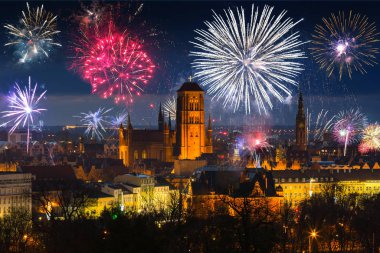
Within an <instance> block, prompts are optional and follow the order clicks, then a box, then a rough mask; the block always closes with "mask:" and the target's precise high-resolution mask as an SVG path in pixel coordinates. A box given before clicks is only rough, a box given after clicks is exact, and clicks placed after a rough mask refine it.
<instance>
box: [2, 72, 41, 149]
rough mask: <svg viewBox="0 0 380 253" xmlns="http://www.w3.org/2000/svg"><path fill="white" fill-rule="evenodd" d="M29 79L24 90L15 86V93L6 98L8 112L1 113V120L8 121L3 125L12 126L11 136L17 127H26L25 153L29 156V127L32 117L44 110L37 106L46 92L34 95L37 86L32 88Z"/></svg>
mask: <svg viewBox="0 0 380 253" xmlns="http://www.w3.org/2000/svg"><path fill="white" fill-rule="evenodd" d="M31 82H32V81H31V78H30V77H29V85H28V86H27V87H25V88H24V89H22V88H20V86H19V85H18V84H17V83H16V84H15V87H14V88H15V91H14V92H13V93H11V94H10V95H9V96H8V106H7V107H8V110H5V111H3V112H2V113H3V114H4V115H3V118H8V119H9V120H8V121H7V122H5V123H4V125H7V124H8V123H11V124H13V126H12V127H11V129H10V130H9V133H10V134H12V133H13V132H14V131H15V130H16V128H18V127H19V126H22V127H25V126H26V127H27V132H28V135H27V140H26V151H27V153H28V154H29V141H30V126H31V125H33V123H34V117H35V116H37V115H39V114H41V113H42V112H43V111H46V109H43V108H39V107H38V104H39V102H40V100H41V99H42V98H43V97H44V95H45V93H46V91H44V92H42V93H41V94H40V95H39V96H38V95H36V90H37V84H35V85H34V87H32V84H31Z"/></svg>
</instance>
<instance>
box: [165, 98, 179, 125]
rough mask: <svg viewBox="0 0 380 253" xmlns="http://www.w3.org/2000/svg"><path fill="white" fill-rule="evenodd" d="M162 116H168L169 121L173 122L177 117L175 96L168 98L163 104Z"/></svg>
mask: <svg viewBox="0 0 380 253" xmlns="http://www.w3.org/2000/svg"><path fill="white" fill-rule="evenodd" d="M163 108H164V114H165V116H166V117H169V116H170V119H172V120H175V119H176V115H177V99H176V97H175V96H172V97H170V98H168V99H167V100H166V101H165V102H164V104H163Z"/></svg>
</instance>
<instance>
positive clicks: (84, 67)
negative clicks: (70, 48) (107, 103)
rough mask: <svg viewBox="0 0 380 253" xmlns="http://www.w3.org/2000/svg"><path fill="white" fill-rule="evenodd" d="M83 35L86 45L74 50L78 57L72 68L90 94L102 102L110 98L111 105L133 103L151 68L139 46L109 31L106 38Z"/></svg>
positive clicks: (152, 68) (149, 76)
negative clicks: (74, 68) (112, 100)
mask: <svg viewBox="0 0 380 253" xmlns="http://www.w3.org/2000/svg"><path fill="white" fill-rule="evenodd" d="M110 27H111V26H110ZM87 36H88V35H87ZM87 36H86V38H85V39H84V40H83V42H85V43H86V45H84V46H83V47H82V48H80V49H78V50H77V52H79V54H80V55H79V56H77V62H76V65H79V66H80V67H79V69H80V72H81V75H82V77H83V79H84V80H87V81H89V83H90V84H91V86H92V93H94V94H98V95H99V96H100V97H102V98H105V99H106V98H109V97H113V98H114V101H115V103H119V102H120V101H125V102H133V96H134V95H138V96H140V95H141V92H143V91H144V86H145V85H146V84H147V83H148V81H149V80H150V79H151V78H152V74H153V70H154V68H155V65H154V64H153V62H152V60H151V59H150V57H149V56H148V55H147V53H146V52H145V51H144V50H143V49H142V45H141V44H140V43H139V42H138V40H136V39H134V38H133V37H132V36H130V35H129V34H127V33H126V32H124V33H118V32H115V31H113V29H111V28H110V29H109V31H108V33H107V35H106V36H103V37H101V36H99V35H98V36H96V38H93V37H92V38H91V39H89V38H88V37H87ZM91 41H92V42H91Z"/></svg>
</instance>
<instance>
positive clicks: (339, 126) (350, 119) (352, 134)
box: [333, 109, 367, 156]
mask: <svg viewBox="0 0 380 253" xmlns="http://www.w3.org/2000/svg"><path fill="white" fill-rule="evenodd" d="M366 126H367V117H366V116H365V115H364V114H363V113H361V112H360V111H359V109H356V110H355V109H351V110H347V111H341V112H339V113H338V114H337V115H336V116H335V121H334V125H333V135H334V137H335V139H336V141H337V142H339V143H344V156H346V152H347V146H348V145H350V144H353V143H356V142H358V141H359V140H360V138H361V136H362V132H363V130H364V129H365V128H366Z"/></svg>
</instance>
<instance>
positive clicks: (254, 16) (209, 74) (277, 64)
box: [190, 5, 305, 114]
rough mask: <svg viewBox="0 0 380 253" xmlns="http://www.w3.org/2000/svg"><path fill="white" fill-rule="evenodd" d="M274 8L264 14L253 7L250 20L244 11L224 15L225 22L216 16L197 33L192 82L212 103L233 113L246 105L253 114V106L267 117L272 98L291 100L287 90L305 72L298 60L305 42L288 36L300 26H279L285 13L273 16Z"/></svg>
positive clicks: (288, 20) (283, 23)
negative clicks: (196, 81) (197, 82)
mask: <svg viewBox="0 0 380 253" xmlns="http://www.w3.org/2000/svg"><path fill="white" fill-rule="evenodd" d="M272 12H273V7H270V6H264V9H263V10H262V12H261V13H260V12H259V8H255V7H254V6H253V5H252V10H251V15H250V20H247V19H246V15H245V12H244V9H243V8H242V7H241V8H240V9H237V10H236V14H235V13H234V12H233V11H232V10H231V9H228V10H225V11H224V14H225V18H224V17H223V16H221V15H218V14H216V13H215V12H214V15H213V18H214V20H213V21H211V22H208V21H206V22H205V24H206V26H207V30H195V32H196V33H197V35H198V36H197V37H195V42H192V44H194V46H195V48H197V49H198V51H194V52H191V53H190V55H191V56H194V57H196V58H195V60H194V62H193V66H194V68H195V70H196V74H195V76H196V77H198V78H199V80H200V82H201V84H202V85H204V86H208V92H209V94H210V95H212V96H213V98H216V99H223V100H224V101H223V104H224V106H225V107H226V106H227V105H230V106H232V108H233V109H234V111H236V110H237V109H239V107H240V105H241V104H244V107H245V112H246V113H250V112H251V100H254V101H255V104H256V105H257V108H258V111H259V113H260V114H261V112H262V111H264V113H267V107H268V106H269V108H272V107H273V103H272V100H271V96H273V97H275V98H276V99H277V100H279V101H281V102H284V100H285V98H284V97H287V96H289V95H291V90H290V89H289V86H292V85H293V86H296V85H297V82H296V80H295V79H296V77H297V76H298V75H299V73H300V72H301V71H302V70H303V69H302V64H301V63H300V62H298V60H299V59H301V58H304V57H305V56H304V53H303V52H302V51H301V50H300V46H301V45H302V44H303V42H301V41H300V39H299V37H300V36H299V33H298V32H295V33H292V34H290V31H291V30H292V29H293V28H294V27H295V26H296V25H297V24H298V23H299V22H300V21H302V20H299V21H297V22H293V20H292V19H291V18H286V19H284V20H283V18H284V16H285V14H286V11H285V10H283V11H282V12H281V13H280V14H279V15H278V16H275V15H272Z"/></svg>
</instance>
